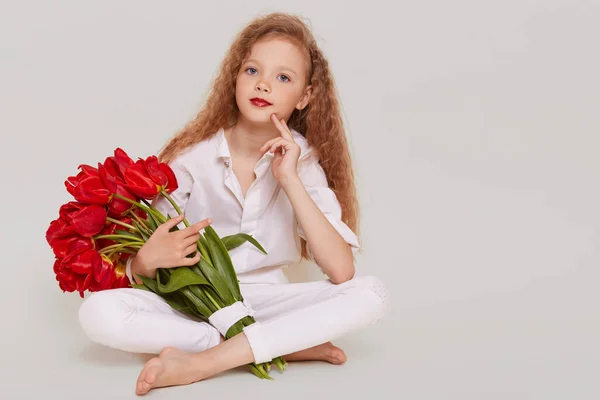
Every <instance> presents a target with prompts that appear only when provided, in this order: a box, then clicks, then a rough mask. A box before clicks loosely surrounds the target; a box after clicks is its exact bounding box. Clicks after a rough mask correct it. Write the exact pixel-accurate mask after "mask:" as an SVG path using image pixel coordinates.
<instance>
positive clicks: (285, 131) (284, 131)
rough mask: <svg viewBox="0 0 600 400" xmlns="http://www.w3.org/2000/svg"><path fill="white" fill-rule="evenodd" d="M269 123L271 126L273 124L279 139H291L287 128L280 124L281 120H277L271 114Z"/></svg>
mask: <svg viewBox="0 0 600 400" xmlns="http://www.w3.org/2000/svg"><path fill="white" fill-rule="evenodd" d="M271 121H272V122H273V124H275V126H276V127H277V130H278V131H279V132H280V133H281V137H283V138H285V139H290V138H291V136H292V135H291V134H290V132H289V131H288V129H287V126H286V125H284V124H283V123H282V122H281V121H284V120H283V119H278V118H277V116H276V115H275V114H271Z"/></svg>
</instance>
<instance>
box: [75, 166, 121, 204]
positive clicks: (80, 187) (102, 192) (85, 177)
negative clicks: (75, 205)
mask: <svg viewBox="0 0 600 400" xmlns="http://www.w3.org/2000/svg"><path fill="white" fill-rule="evenodd" d="M79 169H81V172H79V173H78V174H77V176H70V177H68V178H67V180H66V181H65V187H66V188H67V191H68V192H69V193H70V194H71V195H72V196H73V197H74V198H75V200H77V201H79V202H82V203H85V204H98V205H107V204H108V203H109V202H110V200H111V196H112V193H111V191H110V190H108V189H107V188H106V186H105V185H104V183H102V180H101V179H100V175H99V172H98V169H97V168H94V167H91V166H89V165H85V164H82V165H80V166H79Z"/></svg>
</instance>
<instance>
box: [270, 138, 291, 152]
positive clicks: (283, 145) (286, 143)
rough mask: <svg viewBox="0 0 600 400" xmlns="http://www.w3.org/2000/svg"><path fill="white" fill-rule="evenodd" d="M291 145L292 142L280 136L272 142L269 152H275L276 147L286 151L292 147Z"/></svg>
mask: <svg viewBox="0 0 600 400" xmlns="http://www.w3.org/2000/svg"><path fill="white" fill-rule="evenodd" d="M292 146H293V144H292V142H290V141H289V140H285V139H283V138H282V139H281V140H280V141H279V142H277V143H274V144H273V146H271V150H270V151H271V153H275V150H276V149H277V148H278V147H281V148H282V150H284V151H285V152H288V151H290V150H291V149H292Z"/></svg>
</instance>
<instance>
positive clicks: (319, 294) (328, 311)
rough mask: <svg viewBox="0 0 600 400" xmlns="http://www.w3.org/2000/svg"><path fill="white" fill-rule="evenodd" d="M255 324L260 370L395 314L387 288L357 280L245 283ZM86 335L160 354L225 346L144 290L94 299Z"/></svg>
mask: <svg viewBox="0 0 600 400" xmlns="http://www.w3.org/2000/svg"><path fill="white" fill-rule="evenodd" d="M240 289H241V292H242V296H243V297H244V300H245V301H247V302H248V303H249V304H251V305H252V308H253V310H254V311H255V315H254V318H255V319H256V321H257V322H256V323H255V324H253V325H250V326H248V327H245V328H244V333H245V335H246V337H247V339H248V343H249V344H250V347H251V348H252V352H253V354H254V360H255V362H256V363H262V362H266V361H270V360H272V359H273V358H275V357H278V356H284V355H287V354H290V353H294V352H296V351H300V350H303V349H307V348H310V347H313V346H316V345H318V344H321V343H326V342H328V341H331V340H334V339H336V338H338V337H340V336H342V335H344V334H346V333H348V332H350V331H353V330H356V329H360V328H362V327H365V326H367V325H369V324H374V323H376V322H377V321H378V320H379V319H380V318H382V317H383V315H384V314H385V313H386V311H387V310H388V309H389V307H390V299H389V295H388V292H387V290H386V289H385V287H384V285H383V284H382V282H381V281H380V280H379V279H377V278H375V277H372V276H360V277H359V276H357V277H354V278H353V279H351V280H349V281H347V282H344V283H342V284H339V285H336V284H333V283H332V282H331V281H329V280H322V281H316V282H306V283H287V284H253V283H251V284H242V285H240ZM79 319H80V323H81V326H82V328H83V330H84V332H85V333H86V334H87V335H88V337H89V338H90V339H91V340H93V341H94V342H97V343H100V344H103V345H106V346H110V347H112V348H115V349H119V350H123V351H127V352H134V353H149V354H158V353H160V351H161V350H162V349H164V348H165V347H167V346H173V347H176V348H178V349H180V350H183V351H186V352H190V353H193V352H200V351H203V350H206V349H208V348H210V347H213V346H216V345H217V344H219V340H220V336H221V334H220V333H219V331H218V330H217V329H216V328H214V327H213V326H212V325H210V324H208V323H206V322H202V321H199V320H197V319H195V318H193V317H191V316H188V315H186V314H183V313H180V312H178V311H176V310H174V309H173V308H171V306H169V305H168V304H167V303H166V302H165V301H164V300H163V299H162V298H161V297H160V296H158V295H156V294H154V293H152V292H148V291H145V290H141V289H132V288H124V289H111V290H105V291H101V292H96V293H92V294H91V295H90V296H88V297H87V298H86V299H85V300H84V302H83V304H82V305H81V308H80V310H79Z"/></svg>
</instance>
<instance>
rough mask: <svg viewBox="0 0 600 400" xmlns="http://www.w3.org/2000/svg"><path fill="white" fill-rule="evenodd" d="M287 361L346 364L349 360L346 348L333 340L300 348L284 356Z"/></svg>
mask: <svg viewBox="0 0 600 400" xmlns="http://www.w3.org/2000/svg"><path fill="white" fill-rule="evenodd" d="M283 358H284V359H285V360H286V361H327V362H329V363H331V364H336V365H339V364H344V363H345V362H346V360H347V357H346V353H344V350H342V349H340V348H339V347H337V346H335V345H334V344H333V343H331V342H327V343H323V344H320V345H317V346H315V347H311V348H309V349H305V350H300V351H297V352H295V353H291V354H288V355H286V356H284V357H283Z"/></svg>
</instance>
